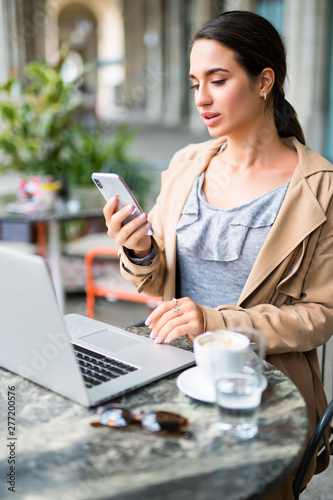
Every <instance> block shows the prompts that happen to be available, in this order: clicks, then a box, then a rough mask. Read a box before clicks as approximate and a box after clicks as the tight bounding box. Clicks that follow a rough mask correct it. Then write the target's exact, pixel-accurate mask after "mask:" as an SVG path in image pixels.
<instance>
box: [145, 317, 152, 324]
mask: <svg viewBox="0 0 333 500" xmlns="http://www.w3.org/2000/svg"><path fill="white" fill-rule="evenodd" d="M145 325H146V326H149V325H151V319H150V318H149V317H148V318H147V319H146V321H145Z"/></svg>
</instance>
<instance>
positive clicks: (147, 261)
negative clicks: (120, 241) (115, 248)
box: [125, 245, 156, 267]
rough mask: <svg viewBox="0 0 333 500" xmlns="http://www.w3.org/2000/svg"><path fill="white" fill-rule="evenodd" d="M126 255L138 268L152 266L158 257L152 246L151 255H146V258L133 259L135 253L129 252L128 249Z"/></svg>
mask: <svg viewBox="0 0 333 500" xmlns="http://www.w3.org/2000/svg"><path fill="white" fill-rule="evenodd" d="M125 253H126V255H127V257H128V258H129V260H130V261H131V262H132V263H133V264H136V265H137V266H145V267H147V266H150V264H151V263H152V262H153V260H154V258H155V256H156V254H155V248H154V246H153V245H152V246H151V250H150V252H149V254H148V255H146V256H145V257H142V258H141V259H140V258H137V257H133V251H132V250H129V249H128V248H125Z"/></svg>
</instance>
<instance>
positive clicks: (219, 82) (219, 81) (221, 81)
mask: <svg viewBox="0 0 333 500" xmlns="http://www.w3.org/2000/svg"><path fill="white" fill-rule="evenodd" d="M226 81H227V80H226V79H224V80H214V81H213V82H212V83H213V84H214V85H223V84H224V83H225V82H226Z"/></svg>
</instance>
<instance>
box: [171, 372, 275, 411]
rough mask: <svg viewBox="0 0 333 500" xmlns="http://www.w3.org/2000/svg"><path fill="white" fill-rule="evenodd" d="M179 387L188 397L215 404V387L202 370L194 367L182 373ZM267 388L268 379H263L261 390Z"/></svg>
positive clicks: (178, 383)
mask: <svg viewBox="0 0 333 500" xmlns="http://www.w3.org/2000/svg"><path fill="white" fill-rule="evenodd" d="M176 384H177V387H178V389H179V390H180V391H182V392H183V393H184V394H186V396H189V397H190V398H193V399H198V400H199V401H203V402H204V403H215V401H216V395H215V387H214V384H212V383H211V382H210V380H208V379H207V378H205V377H204V376H203V375H202V372H201V370H200V369H199V368H198V367H197V366H194V367H193V368H189V369H188V370H185V371H184V372H182V373H181V374H180V375H179V376H178V377H177V380H176ZM266 387H267V379H266V377H264V376H263V377H262V383H261V390H262V391H264V390H265V389H266Z"/></svg>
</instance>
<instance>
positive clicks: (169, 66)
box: [164, 0, 184, 126]
mask: <svg viewBox="0 0 333 500" xmlns="http://www.w3.org/2000/svg"><path fill="white" fill-rule="evenodd" d="M164 26H165V68H166V71H165V80H164V81H165V113H164V121H165V123H166V124H168V125H170V126H171V125H178V124H180V122H181V104H182V103H181V97H182V86H183V85H182V68H181V65H182V64H184V58H183V43H184V41H183V37H182V19H181V6H180V0H168V2H167V3H166V12H165V22H164Z"/></svg>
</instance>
